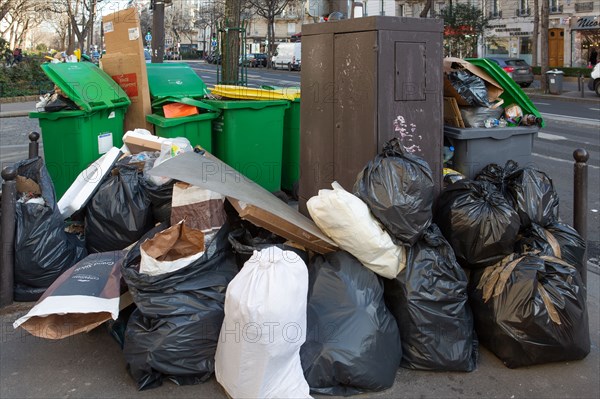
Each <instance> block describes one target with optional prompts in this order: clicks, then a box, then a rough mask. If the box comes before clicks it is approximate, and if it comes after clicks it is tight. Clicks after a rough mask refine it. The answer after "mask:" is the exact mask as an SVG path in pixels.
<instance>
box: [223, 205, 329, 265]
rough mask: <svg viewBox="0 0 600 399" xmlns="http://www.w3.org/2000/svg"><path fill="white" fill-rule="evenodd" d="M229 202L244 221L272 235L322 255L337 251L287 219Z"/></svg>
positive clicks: (262, 210)
mask: <svg viewBox="0 0 600 399" xmlns="http://www.w3.org/2000/svg"><path fill="white" fill-rule="evenodd" d="M228 200H229V202H231V204H232V205H233V207H234V208H235V209H236V210H237V211H238V213H239V215H240V217H241V218H242V219H246V220H248V221H249V222H251V223H253V224H255V225H257V226H259V227H262V228H264V229H267V230H269V231H270V232H272V233H275V234H277V235H280V236H282V237H284V238H287V239H288V240H291V241H293V242H295V243H299V244H302V245H303V246H304V247H305V248H307V249H310V250H312V251H315V252H318V253H320V254H326V253H328V252H333V251H335V250H337V248H336V247H335V246H334V245H331V244H329V243H328V242H326V241H323V240H322V239H320V238H319V237H317V236H315V235H313V234H311V233H309V232H307V231H306V230H303V229H301V228H298V227H297V226H295V225H294V224H293V223H290V222H288V221H287V220H285V219H281V218H279V217H277V216H275V215H273V214H272V213H270V212H268V211H267V210H265V209H261V208H258V207H256V206H254V205H250V204H246V203H244V202H240V201H238V200H236V199H235V198H228Z"/></svg>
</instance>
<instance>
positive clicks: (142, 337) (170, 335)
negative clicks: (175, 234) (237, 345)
mask: <svg viewBox="0 0 600 399" xmlns="http://www.w3.org/2000/svg"><path fill="white" fill-rule="evenodd" d="M228 234H229V226H228V225H227V224H226V225H225V226H224V227H222V228H221V230H219V232H218V233H217V234H216V235H215V237H214V239H213V240H212V241H211V242H210V244H208V246H207V248H206V252H205V253H204V255H203V256H202V257H201V258H200V259H198V260H197V261H195V262H193V263H191V264H190V265H188V266H186V267H184V268H182V269H179V270H177V271H175V272H172V273H166V274H161V275H157V276H149V275H145V274H141V273H139V271H138V270H139V262H140V253H139V246H136V247H135V248H134V249H132V250H131V251H130V252H129V254H128V256H127V258H126V259H125V263H124V266H123V278H124V279H125V281H126V282H127V285H128V286H129V290H130V292H131V294H132V296H133V300H134V302H135V304H136V306H137V309H136V310H134V311H133V313H132V314H131V316H130V318H129V322H128V324H127V329H126V331H125V345H124V354H125V359H126V361H127V364H128V369H129V372H130V374H131V376H132V377H133V379H134V380H135V381H136V382H137V385H138V389H139V390H144V389H149V388H154V387H157V386H160V385H161V384H162V381H163V379H165V378H166V379H169V380H171V381H173V382H174V383H176V384H178V385H188V384H198V383H201V382H204V381H206V380H208V379H209V378H210V376H211V375H212V374H213V372H214V365H215V359H214V356H215V352H216V349H217V342H218V339H219V332H220V330H221V324H222V322H223V318H224V312H223V306H224V303H225V290H226V288H227V285H228V284H229V282H230V281H231V280H232V279H233V277H234V276H235V275H236V273H237V266H236V263H235V258H234V256H233V253H232V252H231V245H230V244H229V242H228V241H227V235H228Z"/></svg>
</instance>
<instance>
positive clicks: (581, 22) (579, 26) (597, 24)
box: [572, 17, 600, 30]
mask: <svg viewBox="0 0 600 399" xmlns="http://www.w3.org/2000/svg"><path fill="white" fill-rule="evenodd" d="M598 19H599V18H598V17H580V18H579V19H578V20H577V22H576V23H575V26H574V27H573V28H572V30H586V29H600V21H599V20H598Z"/></svg>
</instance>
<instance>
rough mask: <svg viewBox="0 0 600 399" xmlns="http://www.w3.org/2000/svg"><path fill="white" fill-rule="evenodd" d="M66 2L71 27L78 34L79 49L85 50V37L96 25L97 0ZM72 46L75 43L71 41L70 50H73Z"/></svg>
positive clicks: (71, 0)
mask: <svg viewBox="0 0 600 399" xmlns="http://www.w3.org/2000/svg"><path fill="white" fill-rule="evenodd" d="M65 2H66V4H67V15H68V16H69V19H70V22H71V29H72V31H73V33H74V34H75V36H77V42H78V46H79V49H80V50H83V48H84V46H85V43H86V41H85V39H86V37H87V35H88V34H89V33H90V32H91V30H92V29H93V26H94V19H95V17H96V4H97V0H65ZM72 47H73V43H69V50H71V51H72Z"/></svg>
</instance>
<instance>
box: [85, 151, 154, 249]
mask: <svg viewBox="0 0 600 399" xmlns="http://www.w3.org/2000/svg"><path fill="white" fill-rule="evenodd" d="M141 180H142V177H141V173H139V172H138V169H137V167H136V166H134V165H126V164H123V163H120V164H118V165H117V166H116V167H115V168H114V169H113V172H112V173H111V174H109V175H108V177H107V178H106V179H105V180H104V181H103V182H102V183H101V184H100V187H99V188H98V191H96V193H95V194H94V196H93V197H92V198H91V199H90V201H89V202H88V204H87V207H86V212H87V213H86V218H85V239H86V245H87V248H88V251H90V252H109V251H116V250H120V249H123V248H126V247H127V246H129V245H131V244H132V243H134V242H136V241H137V240H138V239H139V238H140V237H141V236H142V235H143V234H144V233H146V232H147V231H148V230H150V229H151V228H152V226H153V225H154V222H153V217H152V208H151V201H150V198H149V197H148V195H147V194H146V192H145V190H144V189H143V188H142V185H141V183H140V181H141Z"/></svg>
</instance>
